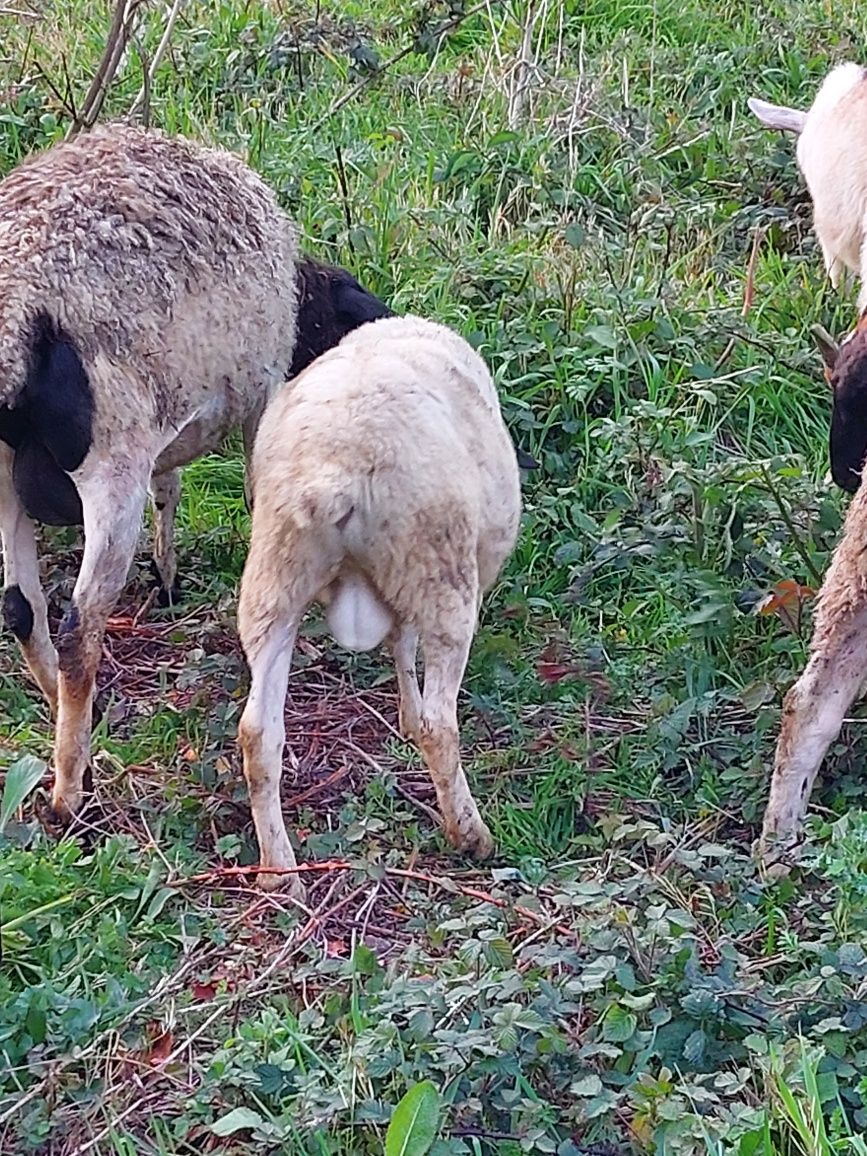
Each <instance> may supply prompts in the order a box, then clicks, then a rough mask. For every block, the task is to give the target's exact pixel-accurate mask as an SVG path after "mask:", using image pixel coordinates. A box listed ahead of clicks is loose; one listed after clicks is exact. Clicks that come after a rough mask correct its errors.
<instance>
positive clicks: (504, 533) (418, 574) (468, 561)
mask: <svg viewBox="0 0 867 1156" xmlns="http://www.w3.org/2000/svg"><path fill="white" fill-rule="evenodd" d="M251 479H252V489H253V495H254V502H253V529H252V537H251V544H250V552H249V555H248V558H247V562H246V566H245V568H244V574H243V578H242V580H241V593H240V603H239V613H238V623H239V628H240V635H241V642H242V645H243V647H244V651H245V654H246V656H247V660H248V662H249V666H250V672H251V686H250V694H249V698H248V701H247V705H246V708H245V710H244V714H243V717H242V719H241V723H240V728H239V741H240V745H241V748H242V750H243V755H244V773H245V776H246V779H247V783H248V787H249V791H250V801H251V807H252V812H253V819H254V822H255V826H256V833H257V836H258V840H259V849H260V865H261V868H262V873H260V880H261V882H262V884H263V886H266V887H268V886H276V885H278V884H279V882H280V876H279V874H268V869H269V868H271V869H273V871H274V872H279V871H283V870H287V869H291V868H293V867H294V866H295V856H294V854H293V851H292V846H291V844H290V842H289V839H288V836H287V834H286V828H285V825H284V822H283V816H282V812H281V808H280V777H281V756H282V751H283V745H284V741H285V728H284V723H283V711H284V705H285V699H286V692H287V684H288V677H289V668H290V662H291V657H292V650H293V646H294V643H295V637H296V634H297V631H298V628H299V625H300V623H301V619H302V617H303V615H304V613H305V611H306V609H307V607H308V606H309V605H310V603H312V602H314V601H319V602H321V603H323V604H324V605H325V607H326V611H325V612H326V619H327V622H328V624H329V626H330V629H331V632H332V634H333V635H334V637H335V638H336V640H337V641H338V642H339V643H340V644H341V645H343V646H345V647H347V648H349V649H353V650H369V649H372V648H373V647H375V646H377V645H379V644H380V643H381V642H383V641H384V640H386V639H388V640H389V641H390V645H391V648H392V652H393V655H394V660H395V666H396V672H397V679H398V688H399V693H400V726H401V730H402V731H403V733H404V734H405V735H406V736H407V737H410V738H412V739H413V740H414V741H415V742H416V744H417V745H418V746H419V747H420V749H421V752H422V754H423V756H424V760H425V762H426V764H427V766H428V769H429V771H430V773H431V777H432V779H433V782H434V785H435V787H436V792H437V798H438V801H439V806H440V811H441V813H442V816H443V819H444V823H445V832H446V835H447V837H448V839H449V840H450V841H451V842H452V843H453V844H454V845H455V846H456V847H459V848H464V849H467V850H471V851H474V852H476V853H478V854H481V855H486V854H488V853H489V852H490V851H491V850H492V847H493V844H492V840H491V836H490V833H489V831H488V828H487V827H486V826H485V824H484V822H483V820H482V818H481V816H480V814H479V811H478V807H477V806H476V803H475V800H474V799H473V797H472V794H471V793H470V789H469V786H468V785H467V781H466V778H465V776H464V772H463V769H462V767H461V758H460V749H459V733H458V723H457V698H458V692H459V690H460V686H461V681H462V679H463V674H464V669H465V666H466V663H467V658H468V655H469V652H470V646H471V643H472V639H473V636H474V633H475V629H476V624H477V618H478V612H479V608H480V604H481V599H482V596H483V595H484V593H485V592H486V591H487V590H488V589H489V588H490V587H491V585H492V584H493V582H494V581H495V579H496V578H497V576H498V574H499V572H500V569H501V567H502V565H503V563H504V562H505V560H506V558H507V557H508V555H509V554H510V552H511V551H512V549H513V547H514V544H515V539H516V535H517V532H518V523H519V519H520V506H521V502H520V489H519V473H518V463H517V459H516V451H515V448H514V446H513V445H512V441H511V439H510V437H509V434H508V432H507V430H506V427H505V425H504V423H503V419H502V416H501V414H500V408H499V403H498V400H497V394H496V390H495V387H494V384H493V382H492V380H491V376H490V374H489V372H488V370H487V368H486V366H485V364H484V362H483V361H482V359H481V358H480V357H479V356H478V355H477V354H476V353H475V352H474V351H473V350H472V348H471V347H470V346H469V345H468V344H467V343H466V342H465V341H464V340H463V339H462V338H461V337H459V336H458V335H457V334H456V333H454V332H452V331H451V330H449V329H446V328H444V327H443V326H441V325H437V324H434V323H433V322H430V321H422V320H420V319H418V318H415V317H401V318H391V319H388V320H382V321H375V322H374V323H373V324H372V325H367V326H365V327H364V328H363V329H358V330H356V331H355V332H354V333H351V334H349V336H347V337H345V338H344V339H343V340H342V341H341V342H340V344H339V345H338V346H337V347H336V348H334V349H332V350H330V351H329V352H328V353H326V354H324V355H323V356H322V357H320V358H319V359H318V360H317V361H316V362H314V363H313V364H312V365H311V366H310V367H309V368H308V369H307V370H305V371H304V373H302V374H301V375H300V377H299V378H298V379H297V381H295V382H294V383H293V387H292V389H291V390H284V391H283V392H281V393H280V394H278V395H277V396H276V397H275V398H274V399H273V401H272V402H271V403H270V404H269V406H268V408H267V410H266V411H265V414H264V416H263V417H262V420H261V423H260V426H259V432H258V435H257V439H256V445H255V449H254V453H253V462H252V470H251ZM419 641H420V642H421V649H422V655H423V658H424V668H425V673H424V692H423V693H422V692H420V690H419V685H418V681H417V676H416V650H417V647H418V643H419ZM290 885H291V884H290ZM294 886H295V889H296V890H298V887H297V881H296V883H295V884H294Z"/></svg>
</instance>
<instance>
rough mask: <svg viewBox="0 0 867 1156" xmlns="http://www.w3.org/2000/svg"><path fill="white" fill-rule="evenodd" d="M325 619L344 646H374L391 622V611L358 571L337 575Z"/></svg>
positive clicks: (381, 639)
mask: <svg viewBox="0 0 867 1156" xmlns="http://www.w3.org/2000/svg"><path fill="white" fill-rule="evenodd" d="M330 596H331V600H330V602H329V604H328V606H327V607H326V610H325V619H326V621H327V622H328V625H329V627H330V629H331V633H332V635H333V637H334V639H335V641H336V642H337V643H339V645H340V646H342V647H344V649H346V650H362V651H363V650H374V649H375V648H376V647H377V646H379V645H380V643H382V642H383V641H384V640H385V638H386V636H387V635H388V634H389V632H390V631H391V629H392V627H393V626H394V619H393V618H392V616H391V612H390V611H389V610H388V608H387V607H386V606H384V605H383V604H382V602H381V601H380V599H379V598H378V596H377V594H376V591H375V590H374V589H373V587H372V586H371V585H370V583H369V582H368V581H366V579H365V578H364V577H363V576H362V575H361V574H346V575H343V576H342V577H340V578H338V579H337V581H336V582H335V583H334V584H333V585H332V587H331V590H330Z"/></svg>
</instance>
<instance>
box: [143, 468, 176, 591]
mask: <svg viewBox="0 0 867 1156" xmlns="http://www.w3.org/2000/svg"><path fill="white" fill-rule="evenodd" d="M150 495H151V502H152V504H153V511H154V554H153V559H152V561H151V573H152V574H153V576H154V578H155V579H156V586H157V589H158V590H159V597H158V599H157V601H158V602H159V604H160V606H174V605H175V604H176V603H178V602H179V601H180V598H181V587H180V583H179V582H178V556H177V553H176V552H175V517H176V515H177V511H178V503H179V502H180V500H181V473H180V470H167V471H166V473H164V474H160V475H159V476H157V477H153V478H151V484H150Z"/></svg>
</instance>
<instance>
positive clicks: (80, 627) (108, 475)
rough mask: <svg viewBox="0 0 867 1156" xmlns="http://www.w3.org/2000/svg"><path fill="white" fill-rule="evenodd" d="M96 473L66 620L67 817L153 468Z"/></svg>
mask: <svg viewBox="0 0 867 1156" xmlns="http://www.w3.org/2000/svg"><path fill="white" fill-rule="evenodd" d="M110 466H111V468H110V469H109V468H105V467H103V468H101V469H100V470H94V471H93V472H91V473H89V474H85V476H84V477H82V478H80V479H78V480H77V485H78V489H79V493H80V494H81V502H82V507H83V510H84V555H83V557H82V560H81V569H80V571H79V573H78V578H77V580H76V583H75V589H74V591H73V593H72V603H71V605H70V607H69V610H68V611H67V613H66V616H65V617H64V619H63V621H62V622H61V624H60V630H59V631H58V641H57V649H58V654H59V661H60V678H59V683H58V717H57V733H56V737H55V742H54V770H55V782H54V793H53V796H52V804H53V807H54V810H55V812H56V813H57V814H58V815H59V816H60V817H61V818H68V817H69V816H71V815H73V814H74V813H75V812H76V811H77V810H78V809H79V808H80V806H81V802H82V790H83V783H84V773H85V770H86V769H87V766H88V763H89V760H90V735H91V708H92V702H93V691H94V684H95V680H96V673H97V669H98V667H99V659H100V655H101V653H102V639H103V635H104V633H105V623H106V619H107V618H108V615H109V614H110V613H111V610H112V608H113V607H114V605H115V603H116V601H117V598H118V596H119V594H120V592H121V590H122V589H123V585H124V582H125V581H126V578H127V574H128V573H129V568H130V565H131V564H132V560H133V556H134V554H135V548H136V543H137V541H138V536H139V530H140V529H141V522H142V515H143V513H144V506H145V499H146V496H147V482H148V477H149V473H150V470H149V468H147V467H144V468H136V467H135V466H134V465H133V464H132V463H128V464H126V466H125V468H124V467H121V466H120V465H119V464H118V462H117V461H113V462H111V463H110Z"/></svg>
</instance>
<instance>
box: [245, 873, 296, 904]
mask: <svg viewBox="0 0 867 1156" xmlns="http://www.w3.org/2000/svg"><path fill="white" fill-rule="evenodd" d="M256 886H257V887H258V888H259V890H260V891H267V892H269V893H271V892H280V893H282V894H284V895H289V896H290V897H291V898H292V899H297V900H298V901H299V902H300V903H303V902H304V900H305V898H306V896H307V891H306V890H305V887H304V884H303V883H302V882H301V879H300V878H299V876H298V875H296V874H294V873H293V874H291V875H275V874H274V873H273V872H270V871H267V870H265V871H263V870H261V869H260V870H259V871H258V872H257V873H256Z"/></svg>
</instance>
